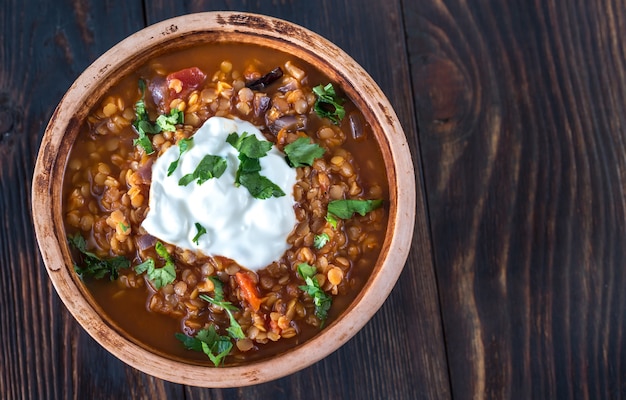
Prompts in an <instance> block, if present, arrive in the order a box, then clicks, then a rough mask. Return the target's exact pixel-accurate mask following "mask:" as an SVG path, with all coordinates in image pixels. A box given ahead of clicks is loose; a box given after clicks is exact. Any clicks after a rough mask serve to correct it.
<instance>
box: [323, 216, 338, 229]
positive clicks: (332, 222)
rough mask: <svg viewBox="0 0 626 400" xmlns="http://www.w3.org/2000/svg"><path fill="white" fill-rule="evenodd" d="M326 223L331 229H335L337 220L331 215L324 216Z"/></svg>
mask: <svg viewBox="0 0 626 400" xmlns="http://www.w3.org/2000/svg"><path fill="white" fill-rule="evenodd" d="M326 222H328V223H329V224H330V226H332V227H333V229H337V218H335V216H334V215H332V214H326Z"/></svg>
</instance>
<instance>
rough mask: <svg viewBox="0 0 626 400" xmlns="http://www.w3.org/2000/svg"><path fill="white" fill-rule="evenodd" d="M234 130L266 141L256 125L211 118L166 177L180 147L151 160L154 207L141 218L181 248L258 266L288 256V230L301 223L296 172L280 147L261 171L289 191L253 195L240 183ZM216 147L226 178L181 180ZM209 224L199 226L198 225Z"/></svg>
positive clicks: (153, 231)
mask: <svg viewBox="0 0 626 400" xmlns="http://www.w3.org/2000/svg"><path fill="white" fill-rule="evenodd" d="M232 132H237V134H238V135H239V136H241V135H242V134H243V133H244V132H247V133H248V134H254V135H255V136H256V137H257V138H258V139H259V140H266V139H265V137H263V135H262V134H261V132H260V131H259V130H258V129H257V128H256V127H255V126H254V125H252V124H250V123H248V122H245V121H240V120H231V119H227V118H221V117H212V118H209V119H208V120H207V121H206V122H205V123H204V125H202V127H200V129H198V131H196V133H195V134H194V135H193V143H192V145H191V146H190V148H189V150H187V151H186V152H185V153H183V155H182V156H181V158H180V161H179V163H178V167H177V168H176V170H175V171H174V172H173V173H172V175H170V176H167V170H168V168H169V166H170V164H171V163H172V162H173V161H175V160H176V159H177V158H178V155H179V148H178V146H172V147H171V148H169V149H168V150H166V151H165V152H164V153H163V154H162V155H161V156H160V157H159V158H158V159H157V160H156V161H155V162H154V165H153V166H152V184H151V187H150V201H149V206H150V209H149V211H148V215H147V216H146V218H145V220H144V221H143V223H142V226H143V228H144V229H145V230H146V231H147V232H148V233H149V234H151V235H152V236H154V237H156V238H158V239H160V240H162V241H164V242H167V243H170V244H173V245H176V246H178V247H180V248H182V249H188V250H192V251H201V252H202V253H204V254H206V255H211V256H223V257H228V258H230V259H233V260H235V261H236V262H237V263H238V264H240V265H241V266H243V267H245V268H248V269H251V270H258V269H261V268H264V267H266V266H268V265H269V264H271V263H272V262H273V261H276V260H278V259H280V257H282V255H283V254H284V253H285V251H286V250H287V249H288V248H289V247H290V246H289V245H288V244H287V237H288V236H289V234H290V233H291V231H292V230H293V228H294V226H295V224H296V215H295V212H294V210H293V205H294V203H295V201H294V198H293V186H294V185H295V183H296V171H295V169H293V168H290V167H289V166H288V165H287V163H286V162H285V157H284V154H282V153H281V152H280V151H279V150H277V149H276V147H274V146H272V149H271V150H270V151H269V152H268V153H267V155H266V156H265V157H262V158H261V159H260V163H261V171H260V174H261V175H263V176H265V177H267V178H268V179H269V180H271V181H272V182H274V183H275V184H276V185H277V186H279V187H280V188H281V189H282V190H283V192H285V194H286V195H285V196H282V197H271V198H269V199H264V200H261V199H255V198H254V197H252V196H251V195H250V192H248V189H246V188H245V187H243V186H239V187H237V186H235V174H236V172H237V168H238V166H239V159H238V155H239V152H238V151H237V149H235V148H234V147H233V146H231V145H230V144H228V143H226V137H227V136H228V135H229V134H231V133H232ZM208 154H211V155H216V156H221V157H224V158H225V159H226V163H227V168H226V171H225V172H224V174H223V175H222V176H221V177H220V178H217V179H216V178H212V179H209V180H207V181H206V182H204V183H203V184H201V185H198V183H197V182H196V181H193V182H191V183H190V184H188V185H187V186H180V185H179V184H178V181H179V180H180V178H181V177H183V176H184V175H186V174H189V173H193V172H194V170H195V169H196V167H197V166H198V164H199V163H200V161H201V160H202V158H204V156H206V155H208ZM196 223H199V224H200V225H202V226H203V227H204V228H205V229H206V234H203V235H201V236H200V237H199V238H198V244H197V245H196V243H194V242H193V238H194V237H195V236H196V234H197V233H198V231H197V229H196V226H195V224H196Z"/></svg>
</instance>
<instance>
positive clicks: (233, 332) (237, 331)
mask: <svg viewBox="0 0 626 400" xmlns="http://www.w3.org/2000/svg"><path fill="white" fill-rule="evenodd" d="M199 297H200V298H201V299H202V300H204V301H208V302H209V303H211V304H213V305H215V306H218V307H222V308H223V309H224V311H226V314H228V319H229V320H230V326H229V327H228V328H227V329H226V331H227V332H228V334H229V335H230V337H232V338H233V339H243V338H245V337H246V335H244V333H243V330H242V329H241V325H239V322H237V320H236V319H235V316H234V315H233V311H238V309H237V307H235V306H234V305H233V303H231V302H230V301H219V300H216V299H214V298H212V297H210V296H207V295H206V294H201V295H200V296H199Z"/></svg>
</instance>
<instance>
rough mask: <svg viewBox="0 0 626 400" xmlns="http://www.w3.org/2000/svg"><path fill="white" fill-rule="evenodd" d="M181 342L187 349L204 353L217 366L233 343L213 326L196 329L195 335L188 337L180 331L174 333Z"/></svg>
mask: <svg viewBox="0 0 626 400" xmlns="http://www.w3.org/2000/svg"><path fill="white" fill-rule="evenodd" d="M174 336H175V337H176V339H178V340H180V341H181V342H182V343H183V346H185V348H187V349H188V350H194V351H201V352H203V353H204V354H206V355H207V356H208V357H209V359H210V360H211V361H212V362H213V364H214V365H215V366H216V367H218V366H220V364H222V362H223V361H224V358H225V357H226V356H227V355H228V353H230V351H231V350H232V348H233V343H232V342H231V340H230V338H229V337H228V336H221V335H219V334H218V333H217V331H216V330H215V326H214V325H211V326H209V329H202V330H201V331H198V333H197V334H196V336H195V337H189V336H187V335H184V334H182V333H176V334H175V335H174Z"/></svg>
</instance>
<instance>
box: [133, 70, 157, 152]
mask: <svg viewBox="0 0 626 400" xmlns="http://www.w3.org/2000/svg"><path fill="white" fill-rule="evenodd" d="M138 85H139V90H140V91H141V98H140V99H139V100H138V101H137V102H136V103H135V121H134V122H133V127H134V128H135V130H136V131H137V135H138V138H136V139H134V140H133V145H134V146H139V147H142V148H143V150H144V151H145V152H146V154H152V153H154V149H153V148H152V142H151V141H150V138H149V137H148V136H146V133H153V134H154V133H158V132H159V131H160V129H159V128H157V127H155V126H153V125H152V124H151V123H150V119H149V118H148V112H147V111H146V103H145V101H144V97H145V94H146V82H145V81H144V80H143V79H139V83H138Z"/></svg>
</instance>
